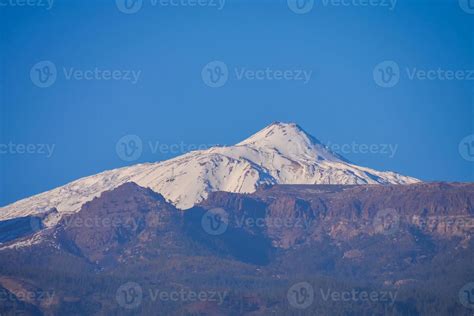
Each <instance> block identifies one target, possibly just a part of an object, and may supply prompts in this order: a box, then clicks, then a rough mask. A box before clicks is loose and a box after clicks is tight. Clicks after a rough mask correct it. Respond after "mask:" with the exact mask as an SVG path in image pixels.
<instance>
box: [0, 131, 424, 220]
mask: <svg viewBox="0 0 474 316" xmlns="http://www.w3.org/2000/svg"><path fill="white" fill-rule="evenodd" d="M130 181H133V182H135V183H137V184H138V185H140V186H143V187H149V188H151V189H152V190H153V191H155V192H158V193H161V194H162V195H163V196H164V197H165V198H166V199H168V200H170V201H171V202H172V203H173V204H175V205H176V206H177V207H178V208H181V209H187V208H189V207H192V206H193V205H194V204H195V203H197V202H200V201H201V200H203V199H204V198H206V196H207V194H208V193H209V192H212V191H228V192H240V193H251V192H254V191H255V190H256V188H257V187H258V186H259V185H261V184H409V183H416V182H419V180H417V179H415V178H411V177H407V176H403V175H400V174H397V173H394V172H380V171H376V170H373V169H369V168H365V167H360V166H356V165H353V164H351V163H349V162H348V161H347V160H345V159H344V158H343V157H341V156H339V155H337V154H335V153H333V152H331V151H330V150H328V149H327V148H326V147H325V146H324V145H323V144H321V142H319V141H318V140H317V139H315V138H314V137H312V136H310V135H309V134H307V133H306V132H305V131H303V130H302V129H301V128H300V127H299V126H298V125H296V124H293V123H273V124H271V125H270V126H267V127H266V128H264V129H263V130H261V131H259V132H258V133H256V134H254V135H253V136H251V137H249V138H248V139H246V140H244V141H242V142H240V143H238V144H236V145H234V146H229V147H213V148H210V149H207V150H200V151H194V152H190V153H187V154H184V155H182V156H179V157H176V158H173V159H170V160H167V161H163V162H156V163H145V164H138V165H134V166H130V167H125V168H120V169H115V170H110V171H105V172H102V173H99V174H97V175H93V176H89V177H86V178H82V179H79V180H76V181H74V182H71V183H69V184H67V185H64V186H62V187H58V188H56V189H53V190H51V191H48V192H44V193H41V194H38V195H35V196H33V197H30V198H26V199H23V200H20V201H18V202H16V203H13V204H11V205H8V206H5V207H3V208H0V220H5V219H10V218H15V217H20V216H27V215H32V214H38V213H43V212H47V211H49V210H51V209H52V208H56V209H57V210H58V212H59V214H68V213H74V212H77V211H79V210H80V208H81V206H82V204H84V203H85V202H87V201H90V200H92V199H93V198H94V197H97V196H99V195H100V194H101V193H102V192H104V191H107V190H112V189H114V188H116V187H118V186H119V185H121V184H123V183H125V182H130ZM58 219H59V216H55V217H53V218H49V219H48V220H47V221H46V223H47V224H48V225H52V224H54V223H56V222H57V220H58Z"/></svg>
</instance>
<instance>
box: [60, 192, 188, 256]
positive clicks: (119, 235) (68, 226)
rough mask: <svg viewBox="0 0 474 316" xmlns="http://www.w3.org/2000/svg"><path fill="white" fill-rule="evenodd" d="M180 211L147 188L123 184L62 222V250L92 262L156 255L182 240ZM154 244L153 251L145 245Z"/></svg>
mask: <svg viewBox="0 0 474 316" xmlns="http://www.w3.org/2000/svg"><path fill="white" fill-rule="evenodd" d="M181 222H182V214H181V211H179V210H177V209H176V208H175V207H174V206H172V205H171V204H169V203H167V202H166V201H165V199H164V198H163V197H162V196H161V195H160V194H157V193H155V192H153V191H152V190H150V189H145V188H142V187H140V186H138V185H136V184H134V183H126V184H124V185H122V186H120V187H118V188H117V189H115V190H113V191H109V192H105V193H103V194H102V195H101V196H100V197H99V198H96V199H94V200H92V201H91V202H88V203H86V204H84V206H83V207H82V209H81V211H80V212H78V213H76V214H73V215H70V216H67V217H64V218H63V219H61V221H60V223H59V225H58V227H57V228H56V230H57V235H58V236H60V239H61V243H62V245H63V247H64V248H66V249H68V250H69V251H71V252H73V253H76V254H78V255H82V256H85V257H86V258H87V259H89V260H90V261H91V262H101V261H102V260H105V259H111V258H114V259H115V260H118V261H126V259H127V257H132V256H133V255H137V256H141V255H144V254H149V255H151V256H153V255H157V254H158V252H159V251H158V249H160V250H163V249H169V250H171V249H172V248H174V247H177V244H178V243H177V241H179V240H181V239H182V236H180V227H181ZM150 244H155V246H156V247H155V249H153V247H152V248H147V245H150Z"/></svg>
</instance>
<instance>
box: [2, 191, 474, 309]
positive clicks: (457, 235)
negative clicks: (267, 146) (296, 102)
mask: <svg viewBox="0 0 474 316" xmlns="http://www.w3.org/2000/svg"><path fill="white" fill-rule="evenodd" d="M473 201H474V184H454V183H453V184H446V183H422V184H414V185H402V186H398V185H397V186H380V185H363V186H330V185H291V186H286V185H284V186H273V187H265V188H261V189H259V190H258V191H257V192H255V193H254V194H235V193H226V192H215V193H211V194H210V195H209V197H208V198H207V199H206V200H205V201H203V202H202V203H201V204H200V205H197V206H195V207H194V208H192V209H189V210H186V211H181V210H178V209H176V208H175V207H174V206H172V205H171V204H170V203H168V202H167V201H166V200H165V199H164V198H163V197H162V196H161V195H160V194H157V193H155V192H153V191H151V190H150V189H146V188H142V187H140V186H138V185H136V184H134V183H127V184H124V185H122V186H120V187H118V188H116V189H115V190H112V191H109V192H105V193H103V194H102V195H101V196H100V197H98V198H96V199H94V200H93V201H91V202H89V203H86V204H84V205H83V207H82V209H81V210H80V212H78V213H76V214H72V215H69V216H67V217H64V218H62V219H61V221H60V223H59V225H58V226H57V227H55V228H51V229H46V230H42V231H41V232H40V234H41V242H39V243H37V244H34V245H32V246H30V247H24V248H20V249H14V248H10V249H4V250H1V251H0V266H2V267H3V272H2V273H0V286H4V285H5V284H2V279H1V276H2V275H6V274H7V275H12V276H14V278H16V279H22V280H23V279H28V280H30V281H31V282H32V283H34V284H37V285H41V286H43V285H48V287H45V288H49V287H52V288H54V289H59V290H58V291H57V292H56V294H57V301H55V302H54V303H52V305H51V306H49V307H48V308H51V309H52V310H55V311H64V312H67V311H69V310H76V311H80V313H82V314H88V313H93V312H98V311H101V310H102V309H103V310H107V311H109V312H110V313H112V314H114V313H117V314H120V311H121V310H120V307H119V306H117V304H114V302H115V295H116V293H115V289H116V288H117V287H118V286H120V284H121V283H126V282H128V281H130V279H131V280H133V281H135V282H138V283H140V284H141V285H142V286H143V287H144V288H146V286H148V287H156V286H158V287H160V288H161V287H169V286H176V284H184V285H186V286H189V287H194V288H201V287H207V288H211V289H215V288H218V289H221V290H225V291H230V294H229V298H228V299H227V301H226V302H225V304H224V305H219V306H215V305H212V306H207V305H206V306H204V305H202V306H201V305H199V304H197V305H196V304H189V305H186V304H182V302H179V304H177V305H176V306H174V307H170V309H169V310H167V311H174V312H176V311H180V312H182V314H186V313H191V312H192V311H194V312H196V310H201V308H204V310H206V311H209V310H216V311H217V310H218V311H219V313H221V314H235V315H240V314H245V313H246V312H247V313H249V314H252V313H254V314H256V315H258V314H260V315H264V314H268V313H269V312H270V309H271V310H275V311H277V312H276V313H275V314H282V315H283V314H288V313H290V314H291V312H294V310H291V309H290V310H288V309H287V308H288V306H287V305H288V304H287V301H286V293H287V289H288V286H291V284H292V283H297V282H301V280H312V279H313V278H315V276H318V277H317V278H319V277H322V278H324V279H321V280H319V279H318V281H317V282H316V281H315V282H316V283H315V284H316V285H317V286H323V285H324V284H326V283H328V282H329V284H330V285H327V287H330V288H331V289H336V288H338V287H340V286H342V288H344V287H345V286H347V285H345V284H346V283H347V282H350V284H354V285H350V286H349V289H351V288H353V287H356V288H360V287H365V286H367V287H373V288H375V289H381V288H382V289H390V290H392V291H400V292H401V294H400V297H401V298H400V301H397V302H396V303H395V304H394V305H393V306H389V307H390V308H394V309H396V310H397V311H396V312H394V315H406V314H410V315H416V314H419V312H418V311H424V313H427V311H428V312H429V311H431V310H432V306H431V305H430V304H431V303H430V304H428V305H427V304H425V303H426V302H431V301H433V300H435V301H436V300H438V301H441V302H442V303H439V304H438V305H436V309H439V308H442V309H443V311H444V313H447V312H448V311H450V312H451V313H455V314H460V315H462V314H463V312H464V310H463V307H462V306H460V305H459V303H457V302H456V301H455V300H456V299H455V298H453V297H455V295H456V293H457V292H456V291H459V288H461V287H462V286H463V285H464V284H465V283H466V282H467V280H470V279H471V278H472V277H473V276H474V275H473V274H472V268H470V267H471V266H472V261H473V260H474V258H473V256H474V242H473V240H472V236H473V229H474V225H473V223H474V222H473V217H474V210H473ZM7 226H8V225H7ZM36 226H37V225H36ZM38 227H40V226H38ZM15 229H18V228H17V227H16V226H15ZM35 236H37V235H35ZM38 254H40V255H38ZM17 264H19V265H21V267H22V268H21V269H20V270H18V269H16V267H15V266H16V265H17ZM38 269H40V271H42V270H41V269H43V270H44V271H46V272H43V273H41V272H40V273H38V272H37V271H38ZM69 270H71V271H69ZM72 272H73V274H72V275H71V273H72ZM43 274H45V275H48V277H47V278H45V277H43ZM50 275H54V276H55V277H49V276H50ZM56 278H57V280H58V281H54V283H51V281H50V280H56ZM96 278H97V279H96ZM117 278H119V279H120V281H117ZM325 278H330V279H331V280H333V281H327V280H326V279H325ZM76 279H78V280H81V282H79V284H80V286H79V285H77V286H76V285H75V284H71V283H67V282H69V281H68V280H76ZM89 280H95V281H94V282H95V283H94V282H92V283H91V286H90V287H87V284H89ZM103 280H106V282H109V283H108V285H107V286H105V285H104V287H103V288H102V291H104V293H107V294H104V297H102V295H98V293H96V292H94V291H96V290H95V287H97V286H100V284H102V282H103ZM426 280H428V281H426ZM331 282H335V283H331ZM117 283H118V284H117ZM84 284H86V285H84ZM321 284H323V285H321ZM184 285H183V286H184ZM316 285H315V286H316ZM261 286H266V289H265V290H264V291H263V292H258V290H257V288H260V287H261ZM324 286H326V285H324ZM84 287H85V288H84ZM431 288H436V289H437V290H436V291H434V292H433V291H430V290H427V289H431ZM71 289H75V290H74V291H72V290H71ZM235 289H238V292H232V291H234V290H235ZM78 290H79V292H80V293H82V294H81V295H82V299H78V298H77V297H76V296H77V295H79V294H77V293H76V291H78ZM107 291H109V292H110V293H109V292H107ZM279 291H280V292H281V293H280V292H279ZM404 291H405V292H404ZM411 291H415V292H417V293H421V294H416V295H419V296H421V297H422V298H420V297H418V298H417V300H420V301H422V302H425V303H423V304H418V305H417V303H416V300H411V299H410V297H411V295H413V292H411ZM269 293H270V294H269ZM403 293H405V297H403ZM452 293H455V294H454V295H453V294H452ZM72 297H73V298H74V299H72ZM282 297H283V298H282ZM145 299H146V298H144V301H145ZM90 302H94V304H92V305H91V304H90ZM143 304H144V305H146V304H148V305H146V308H149V309H148V311H152V310H154V308H155V304H156V302H151V301H149V299H148V301H147V302H144V303H143ZM158 305H159V304H158ZM426 306H430V307H429V308H428V309H427V308H426ZM37 307H38V306H37ZM109 308H110V309H109ZM160 308H163V306H162V305H160ZM334 308H340V311H341V313H340V314H347V312H352V313H353V314H359V313H363V310H364V308H365V307H364V306H360V308H361V309H357V308H359V307H355V306H353V305H351V306H349V307H347V306H345V305H344V304H342V305H340V306H339V305H338V306H334V305H331V302H326V301H320V302H318V304H316V303H315V304H314V309H313V310H312V314H314V313H316V314H318V313H319V314H328V313H329V311H332V310H334ZM371 308H374V306H371ZM377 308H380V309H379V311H380V312H381V314H383V311H384V310H385V308H386V306H385V305H383V304H382V305H380V306H378V307H377ZM160 310H161V309H160ZM407 311H409V312H407ZM178 314H179V312H178ZM421 314H423V313H422V312H421ZM441 314H442V313H441Z"/></svg>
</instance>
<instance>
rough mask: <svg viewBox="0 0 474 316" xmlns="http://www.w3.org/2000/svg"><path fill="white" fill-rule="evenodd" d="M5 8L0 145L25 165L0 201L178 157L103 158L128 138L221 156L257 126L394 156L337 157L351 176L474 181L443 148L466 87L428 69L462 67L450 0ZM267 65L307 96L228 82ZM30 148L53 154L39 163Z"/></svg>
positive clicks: (12, 174) (470, 59)
mask: <svg viewBox="0 0 474 316" xmlns="http://www.w3.org/2000/svg"><path fill="white" fill-rule="evenodd" d="M8 1H10V2H7V1H6V0H4V2H2V3H3V4H6V5H3V6H0V36H1V37H0V47H1V49H0V61H1V66H0V67H1V72H0V80H1V81H0V84H1V86H0V88H1V90H0V97H1V98H0V102H1V103H0V111H1V112H0V124H1V134H0V144H4V145H5V144H7V145H8V144H24V145H25V146H27V145H33V146H34V147H32V146H30V149H31V150H32V151H34V152H35V153H32V154H20V153H18V152H17V151H18V147H15V150H12V149H7V150H6V152H3V153H2V154H0V172H1V182H0V205H6V204H8V203H11V202H13V201H15V200H18V199H20V198H23V197H27V196H30V195H33V194H36V193H40V192H42V191H45V190H48V189H52V188H54V187H56V186H59V185H62V184H65V183H67V182H69V181H72V180H75V179H77V178H80V177H83V176H87V175H91V174H95V173H98V172H100V171H103V170H106V169H112V168H117V167H122V166H126V165H128V164H133V163H139V162H151V161H158V160H164V159H168V158H170V157H172V156H176V155H177V154H178V153H176V152H172V153H170V152H152V151H151V150H149V149H147V148H144V150H143V154H142V155H141V156H140V157H139V158H138V159H137V160H136V161H133V162H126V161H123V160H121V159H120V158H119V156H118V155H117V153H116V148H115V146H116V143H117V141H118V140H119V139H120V138H121V137H122V136H124V135H127V134H136V135H138V136H139V137H140V138H141V139H142V140H143V142H144V143H145V144H147V143H148V142H157V141H158V142H160V143H162V144H168V145H171V144H188V145H199V144H216V143H219V144H233V143H236V142H238V141H239V140H242V139H243V138H245V137H247V136H249V135H250V134H252V133H254V132H256V131H257V130H259V129H261V128H263V127H264V126H266V125H268V124H269V123H271V122H272V121H291V122H297V123H298V124H299V125H301V126H302V127H303V128H304V129H305V130H307V131H308V132H309V133H311V134H313V135H314V136H315V137H317V138H318V139H320V140H321V141H322V142H324V143H327V142H330V143H331V144H352V143H357V144H367V145H379V144H391V145H392V146H395V145H396V146H397V151H396V154H395V155H394V156H393V157H390V156H389V155H387V154H383V153H380V152H378V153H377V152H375V153H365V154H363V153H359V152H354V151H353V150H351V151H350V152H345V153H343V155H344V156H346V157H347V158H348V159H349V160H351V161H353V162H354V163H357V164H360V165H364V166H369V167H372V168H375V169H380V170H393V171H397V172H400V173H403V174H406V175H410V176H414V177H418V178H420V179H423V180H427V181H433V180H442V181H474V172H473V166H474V163H473V162H469V161H467V160H465V159H463V158H462V156H461V155H460V153H459V151H458V145H459V143H460V141H461V140H462V139H463V138H464V137H465V136H468V135H470V134H473V133H474V128H473V120H474V112H473V96H474V92H473V86H474V81H473V80H471V81H469V80H440V77H439V76H440V75H439V73H438V72H437V71H438V69H441V70H454V71H455V70H461V71H464V73H467V71H468V70H473V69H474V45H473V40H474V35H473V32H474V14H469V13H468V12H466V11H464V10H463V9H462V8H461V6H460V5H459V4H458V2H457V0H456V1H454V0H445V1H444V0H443V1H442V0H438V1H435V0H430V1H422V0H420V1H417V0H410V1H408V0H405V1H399V2H398V3H397V4H396V7H395V8H394V9H393V10H390V9H389V8H387V7H381V6H379V7H364V6H357V5H355V4H357V3H360V1H357V0H354V1H352V0H351V1H350V2H351V3H350V5H349V6H337V5H334V3H335V2H333V3H332V4H331V3H330V4H328V5H324V2H323V0H315V3H314V7H313V9H312V11H310V12H308V13H306V14H296V13H295V12H293V11H291V10H290V9H289V6H288V4H287V2H286V0H285V1H277V0H272V1H263V0H259V1H257V0H254V1H243V0H240V1H237V0H233V1H231V0H227V1H226V3H225V6H224V8H223V9H222V10H218V8H216V7H210V6H207V7H189V6H184V5H183V4H185V3H190V1H189V0H187V1H186V0H179V1H181V2H180V3H179V4H178V5H170V6H163V3H161V4H156V3H155V2H154V0H143V5H142V8H141V9H140V10H139V11H138V12H136V13H133V14H125V13H123V12H121V11H120V10H119V9H118V7H117V6H116V3H115V1H114V0H110V1H79V0H75V1H70V0H69V1H67V0H62V1H59V0H58V1H56V3H54V4H53V6H52V8H51V9H50V10H47V8H45V7H31V6H26V7H19V6H13V5H12V4H11V3H18V1H19V0H8ZM15 1H16V2H15ZM38 1H39V0H38ZM42 1H43V2H45V3H46V0H42ZM215 1H216V3H217V2H218V1H217V0H215ZM347 1H349V0H347ZM466 1H468V0H466ZM473 13H474V12H473ZM45 60H48V61H51V62H53V63H54V65H55V67H56V68H57V78H56V81H55V82H54V84H52V85H51V86H49V87H47V88H40V87H38V86H37V85H35V84H34V82H33V81H32V79H31V78H32V76H30V72H31V73H32V74H33V76H34V73H35V72H34V71H35V69H33V71H32V67H34V66H35V65H36V64H37V63H38V62H40V61H45ZM214 60H219V61H222V62H224V63H225V64H226V65H227V67H228V69H229V79H228V81H227V82H226V84H225V85H224V86H222V87H219V88H211V87H209V86H207V85H206V84H205V83H204V81H203V79H202V76H201V72H202V70H203V67H204V66H205V65H206V64H208V63H209V62H211V61H214ZM385 60H390V61H395V62H396V63H397V65H398V66H399V69H400V74H399V82H398V83H397V84H396V85H395V86H393V87H391V88H383V87H381V86H379V85H378V84H377V83H376V81H375V80H374V67H375V66H376V65H378V64H379V63H380V62H383V61H385ZM71 68H73V69H76V70H79V71H80V72H84V71H86V70H89V69H94V68H98V69H100V70H115V71H123V70H132V71H135V72H136V73H138V72H140V75H139V78H138V81H137V82H136V84H133V83H132V82H130V81H128V80H98V79H97V78H100V77H97V78H96V77H94V78H93V80H79V79H77V78H74V77H73V78H70V77H68V72H69V71H70V70H71ZM267 68H268V69H270V70H272V71H275V70H287V71H290V73H292V74H295V72H294V71H295V70H299V69H302V70H306V71H307V72H308V71H312V76H311V79H310V80H309V81H308V82H307V83H306V84H305V83H304V82H302V81H297V80H268V79H269V77H268V76H267V75H265V76H267V77H264V79H265V80H250V79H248V78H247V79H241V80H239V78H238V73H239V72H240V71H242V69H250V70H265V69H267ZM392 69H393V68H392ZM407 69H408V72H407ZM415 69H416V70H435V71H436V74H434V76H435V80H421V79H419V78H418V77H417V78H410V74H411V73H412V71H413V70H415ZM65 71H66V73H64V72H65ZM236 71H237V73H236ZM375 72H376V73H378V72H377V70H376V71H375ZM120 73H121V74H124V73H123V72H120ZM78 75H80V74H78ZM420 76H421V77H423V74H421V75H420ZM102 79H104V77H102ZM37 144H48V145H50V146H51V145H54V146H55V147H54V152H53V154H52V156H51V157H47V154H42V153H41V147H40V146H38V145H37ZM146 146H147V145H145V147H146ZM2 148H5V146H4V147H2ZM184 148H190V147H186V145H184ZM351 148H352V147H351ZM19 151H21V148H20V150H19Z"/></svg>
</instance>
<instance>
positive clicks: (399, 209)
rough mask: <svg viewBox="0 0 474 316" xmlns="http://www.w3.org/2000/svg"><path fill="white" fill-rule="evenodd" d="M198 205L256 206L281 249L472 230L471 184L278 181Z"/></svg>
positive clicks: (464, 234)
mask: <svg viewBox="0 0 474 316" xmlns="http://www.w3.org/2000/svg"><path fill="white" fill-rule="evenodd" d="M202 205H203V206H205V207H207V208H211V207H222V208H224V209H226V210H228V211H229V212H230V213H231V214H233V215H237V216H238V215H239V214H244V213H245V212H246V211H249V210H258V213H259V214H260V216H263V217H264V225H260V226H259V227H260V228H261V229H263V230H264V231H265V233H266V234H267V235H268V236H269V237H270V238H271V239H272V240H273V242H274V245H276V246H279V247H282V248H289V247H292V246H295V245H297V244H299V243H311V242H312V241H313V240H322V239H324V237H327V236H329V237H330V238H333V239H336V240H350V239H353V238H355V237H356V236H361V235H377V234H382V235H396V234H397V233H398V234H402V233H408V234H410V232H412V231H413V230H419V231H420V232H421V233H423V234H427V235H432V236H436V237H437V238H448V239H450V238H454V237H459V238H461V239H470V237H471V235H472V233H473V229H474V223H473V220H472V217H473V216H474V185H473V184H447V183H420V184H413V185H390V186H380V185H363V186H321V185H313V186H311V185H282V186H274V187H267V188H265V189H261V190H258V191H257V192H256V193H255V194H251V195H240V194H233V193H225V192H216V193H211V194H210V195H209V197H208V199H207V200H206V201H204V202H203V203H202ZM255 213H256V211H254V214H255ZM389 220H391V221H392V223H389V222H388V221H389ZM244 223H245V222H244ZM390 224H391V225H390Z"/></svg>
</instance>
